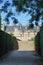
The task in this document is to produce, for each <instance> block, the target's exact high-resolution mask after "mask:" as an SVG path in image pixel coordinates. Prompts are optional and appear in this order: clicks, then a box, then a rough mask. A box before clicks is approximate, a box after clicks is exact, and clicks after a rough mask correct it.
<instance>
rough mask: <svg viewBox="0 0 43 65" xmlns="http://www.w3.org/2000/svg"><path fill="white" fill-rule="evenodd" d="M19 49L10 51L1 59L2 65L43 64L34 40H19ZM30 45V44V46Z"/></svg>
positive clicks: (0, 63)
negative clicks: (36, 50)
mask: <svg viewBox="0 0 43 65" xmlns="http://www.w3.org/2000/svg"><path fill="white" fill-rule="evenodd" d="M18 45H19V49H18V50H16V51H14V50H13V51H11V52H9V53H8V54H7V55H6V56H4V57H3V59H1V60H0V65H43V64H41V62H40V57H39V56H38V55H37V53H36V52H35V49H34V44H33V42H32V41H30V42H26V41H24V42H23V41H19V42H18ZM28 45H29V46H28Z"/></svg>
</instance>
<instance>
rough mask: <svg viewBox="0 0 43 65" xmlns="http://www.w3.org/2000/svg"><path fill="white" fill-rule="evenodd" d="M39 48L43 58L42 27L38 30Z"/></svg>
mask: <svg viewBox="0 0 43 65" xmlns="http://www.w3.org/2000/svg"><path fill="white" fill-rule="evenodd" d="M40 46H41V56H42V57H43V25H42V26H41V28H40Z"/></svg>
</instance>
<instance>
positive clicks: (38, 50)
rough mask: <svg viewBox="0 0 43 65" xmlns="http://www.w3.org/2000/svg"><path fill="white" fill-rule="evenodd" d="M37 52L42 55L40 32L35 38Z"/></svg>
mask: <svg viewBox="0 0 43 65" xmlns="http://www.w3.org/2000/svg"><path fill="white" fill-rule="evenodd" d="M35 50H36V52H37V53H38V54H39V55H41V47H40V32H38V33H37V35H36V36H35Z"/></svg>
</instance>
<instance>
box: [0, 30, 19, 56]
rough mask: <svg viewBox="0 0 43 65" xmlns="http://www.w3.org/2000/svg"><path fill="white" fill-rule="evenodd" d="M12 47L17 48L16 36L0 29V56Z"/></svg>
mask: <svg viewBox="0 0 43 65" xmlns="http://www.w3.org/2000/svg"><path fill="white" fill-rule="evenodd" d="M12 49H18V43H17V40H16V37H14V36H13V35H10V34H8V33H6V32H4V31H1V30H0V56H2V55H3V54H5V53H6V52H8V51H10V50H12Z"/></svg>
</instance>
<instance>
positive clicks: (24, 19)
mask: <svg viewBox="0 0 43 65" xmlns="http://www.w3.org/2000/svg"><path fill="white" fill-rule="evenodd" d="M6 1H9V2H11V0H3V4H4V3H5V2H6ZM3 4H0V8H1V6H2V5H3ZM15 9H16V8H15V7H13V8H12V12H13V13H14V14H15V17H16V18H17V19H18V21H19V23H21V24H22V25H26V24H28V23H29V19H30V18H31V16H30V14H28V12H26V13H23V12H21V13H19V14H18V13H17V12H16V10H15ZM8 10H11V6H10V7H9V8H8ZM1 15H2V22H3V23H5V21H4V17H6V13H2V14H1ZM9 21H10V25H12V24H13V23H12V22H13V21H12V20H11V18H10V19H9ZM40 23H41V20H40ZM40 23H39V24H40Z"/></svg>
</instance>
